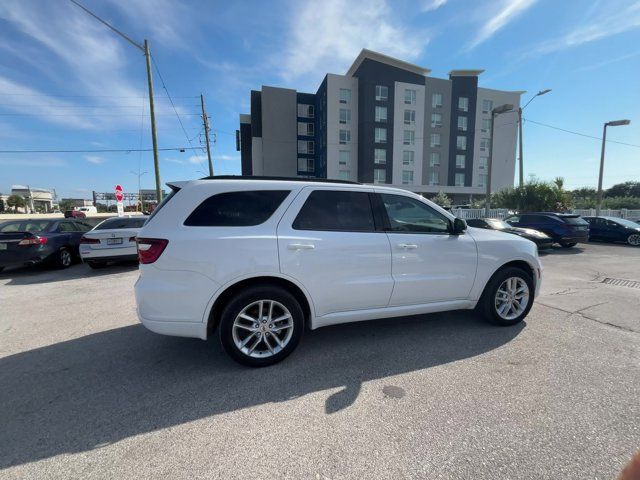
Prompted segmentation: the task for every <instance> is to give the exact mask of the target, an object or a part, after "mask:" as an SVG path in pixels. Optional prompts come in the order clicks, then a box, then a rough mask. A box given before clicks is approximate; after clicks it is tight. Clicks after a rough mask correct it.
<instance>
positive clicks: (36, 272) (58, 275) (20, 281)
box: [0, 262, 138, 286]
mask: <svg viewBox="0 0 640 480" xmlns="http://www.w3.org/2000/svg"><path fill="white" fill-rule="evenodd" d="M137 269H138V263H137V262H122V263H114V264H110V265H107V266H106V267H104V268H101V269H97V270H93V269H92V268H91V267H89V265H86V264H84V263H76V264H74V265H71V266H70V267H69V268H65V269H57V268H54V267H51V266H49V265H36V266H33V267H20V268H14V269H7V270H5V271H3V272H1V273H0V282H3V280H6V279H9V281H8V282H6V283H3V284H4V285H11V286H15V285H35V284H41V283H50V282H62V281H65V280H75V279H78V278H89V277H101V276H104V275H115V274H118V273H125V272H130V271H132V270H137Z"/></svg>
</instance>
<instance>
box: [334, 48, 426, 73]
mask: <svg viewBox="0 0 640 480" xmlns="http://www.w3.org/2000/svg"><path fill="white" fill-rule="evenodd" d="M366 58H368V59H370V60H375V61H376V62H380V63H385V64H387V65H391V66H392V67H398V68H401V69H403V70H407V71H409V72H413V73H417V74H418V75H429V73H430V72H431V70H430V69H428V68H424V67H420V66H418V65H415V64H413V63H409V62H405V61H404V60H399V59H397V58H393V57H390V56H388V55H385V54H383V53H378V52H374V51H372V50H367V49H366V48H363V49H362V50H361V51H360V54H359V55H358V56H357V57H356V59H355V60H354V62H353V63H352V64H351V67H349V70H347V73H346V75H347V76H349V77H353V75H354V74H355V73H356V70H358V68H359V67H360V65H361V64H362V62H363V61H364V60H365V59H366Z"/></svg>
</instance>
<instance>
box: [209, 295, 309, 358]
mask: <svg viewBox="0 0 640 480" xmlns="http://www.w3.org/2000/svg"><path fill="white" fill-rule="evenodd" d="M303 328H304V314H303V313H302V308H301V307H300V304H299V303H298V301H297V300H296V299H295V297H294V296H293V295H291V294H290V293H289V292H288V291H286V290H284V289H282V288H278V287H274V286H258V287H251V288H248V289H247V290H245V291H242V292H240V293H239V294H238V295H236V297H234V298H233V299H232V300H231V301H230V302H229V303H228V304H227V306H226V307H225V308H224V310H223V312H222V316H221V319H220V328H219V333H220V341H221V343H222V346H223V348H224V349H225V351H226V352H227V353H228V354H229V356H230V357H231V358H233V359H234V360H235V361H237V362H239V363H242V364H243V365H248V366H250V367H265V366H268V365H273V364H274V363H278V362H279V361H281V360H283V359H284V358H285V357H287V356H288V355H289V354H290V353H291V352H292V351H293V350H294V349H295V348H296V346H297V345H298V343H299V342H300V338H301V337H302V330H303Z"/></svg>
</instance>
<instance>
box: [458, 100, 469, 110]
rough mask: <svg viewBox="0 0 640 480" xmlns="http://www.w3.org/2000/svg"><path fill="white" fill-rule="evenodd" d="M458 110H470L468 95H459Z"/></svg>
mask: <svg viewBox="0 0 640 480" xmlns="http://www.w3.org/2000/svg"><path fill="white" fill-rule="evenodd" d="M458 110H460V111H462V112H468V111H469V99H468V98H467V97H458Z"/></svg>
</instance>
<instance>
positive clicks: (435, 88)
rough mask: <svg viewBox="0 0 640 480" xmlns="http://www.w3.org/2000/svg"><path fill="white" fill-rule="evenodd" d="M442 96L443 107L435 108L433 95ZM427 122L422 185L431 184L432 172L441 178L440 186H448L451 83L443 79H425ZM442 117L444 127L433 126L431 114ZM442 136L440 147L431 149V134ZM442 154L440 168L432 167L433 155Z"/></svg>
mask: <svg viewBox="0 0 640 480" xmlns="http://www.w3.org/2000/svg"><path fill="white" fill-rule="evenodd" d="M434 93H439V94H441V95H442V107H437V108H434V107H433V104H432V99H433V94H434ZM424 111H425V122H424V152H425V153H424V159H423V161H424V168H423V169H422V184H423V185H428V184H429V176H430V175H431V172H433V171H436V172H438V174H439V177H440V185H447V183H448V177H449V135H450V133H449V132H450V130H451V128H450V127H451V125H450V122H451V82H450V81H449V80H446V79H443V78H432V77H426V78H425V109H424ZM432 113H440V114H441V115H442V126H441V127H435V128H434V127H432V126H431V114H432ZM432 133H439V134H440V141H441V144H440V147H431V134H432ZM432 152H436V153H439V154H440V166H438V167H431V166H430V159H431V153H432Z"/></svg>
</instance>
